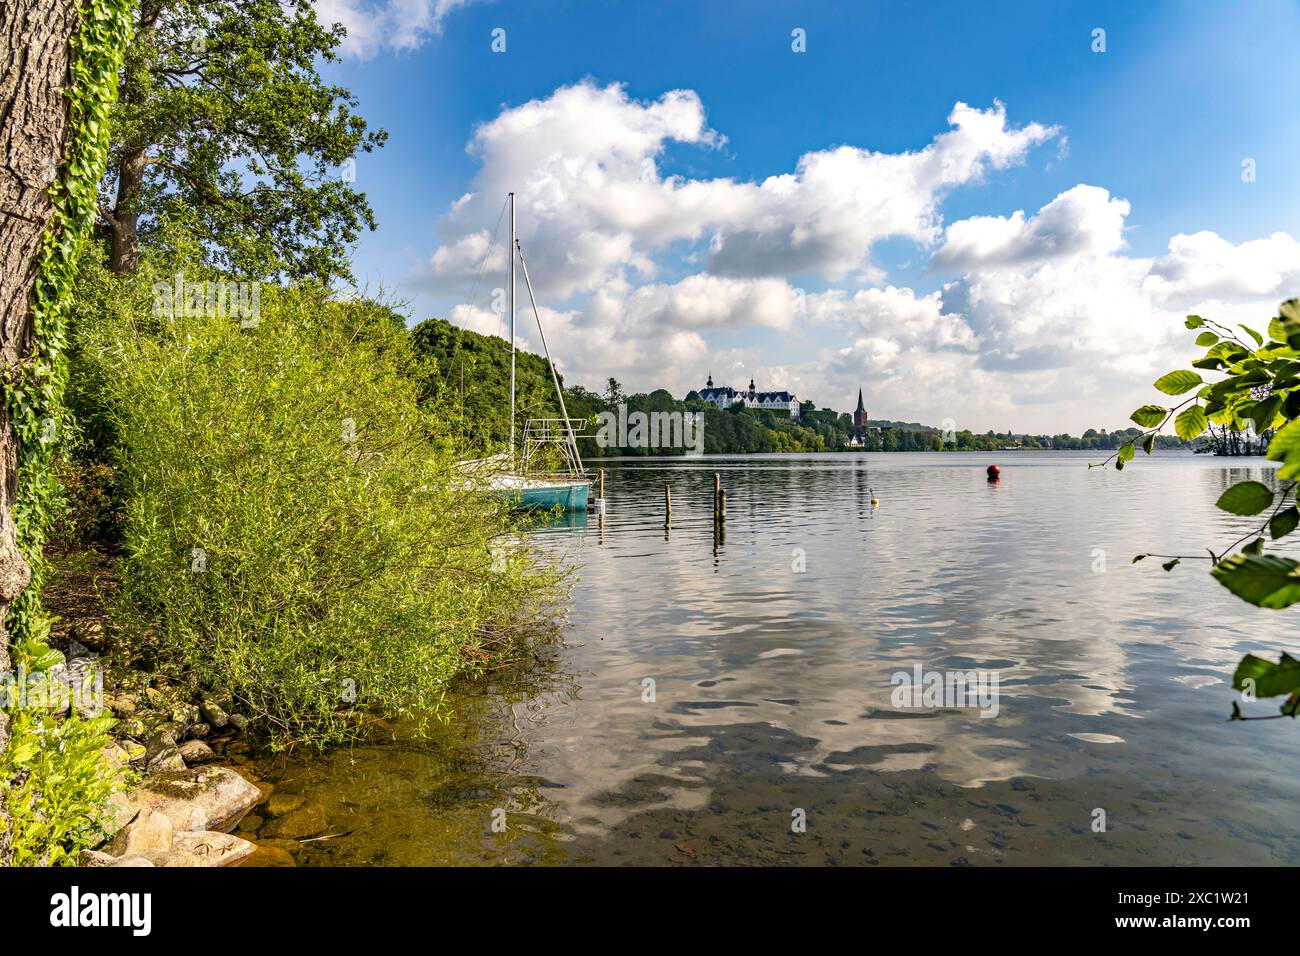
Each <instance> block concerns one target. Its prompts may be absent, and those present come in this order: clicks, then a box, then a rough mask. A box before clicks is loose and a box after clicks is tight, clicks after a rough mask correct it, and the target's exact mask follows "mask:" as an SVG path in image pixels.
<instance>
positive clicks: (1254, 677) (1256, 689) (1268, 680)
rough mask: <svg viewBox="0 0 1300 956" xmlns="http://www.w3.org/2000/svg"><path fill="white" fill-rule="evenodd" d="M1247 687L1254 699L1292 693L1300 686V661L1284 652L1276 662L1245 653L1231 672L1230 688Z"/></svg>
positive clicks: (1241, 688) (1243, 688)
mask: <svg viewBox="0 0 1300 956" xmlns="http://www.w3.org/2000/svg"><path fill="white" fill-rule="evenodd" d="M1247 681H1250V683H1249V684H1248V683H1247ZM1247 688H1249V689H1250V690H1251V691H1253V693H1254V695H1255V697H1256V699H1258V698H1262V697H1281V696H1282V695H1283V694H1291V693H1294V692H1295V691H1296V689H1297V688H1300V661H1298V660H1296V659H1295V658H1294V657H1292V656H1291V655H1290V654H1287V653H1285V652H1283V654H1282V656H1281V658H1280V659H1279V660H1278V662H1277V663H1276V664H1274V663H1273V662H1272V661H1266V660H1264V658H1262V657H1256V656H1255V655H1254V654H1247V655H1246V656H1245V657H1243V658H1242V659H1241V663H1239V664H1238V665H1237V669H1236V670H1235V671H1234V672H1233V674H1232V689H1233V690H1241V691H1244V690H1246V689H1247Z"/></svg>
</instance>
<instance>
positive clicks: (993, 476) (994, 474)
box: [985, 465, 1002, 481]
mask: <svg viewBox="0 0 1300 956" xmlns="http://www.w3.org/2000/svg"><path fill="white" fill-rule="evenodd" d="M985 474H987V475H988V476H989V481H997V478H998V475H1000V474H1002V469H1001V468H999V467H998V466H997V465H989V466H988V468H987V469H986V471H985Z"/></svg>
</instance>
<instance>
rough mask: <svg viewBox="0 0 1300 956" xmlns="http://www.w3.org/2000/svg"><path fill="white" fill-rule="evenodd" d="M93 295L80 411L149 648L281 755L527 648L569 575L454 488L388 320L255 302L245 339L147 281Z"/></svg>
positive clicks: (339, 734) (430, 708)
mask: <svg viewBox="0 0 1300 956" xmlns="http://www.w3.org/2000/svg"><path fill="white" fill-rule="evenodd" d="M185 278H186V280H187V281H197V280H200V279H205V278H206V279H209V280H215V279H220V278H221V277H219V276H214V275H206V276H201V275H198V274H197V272H194V273H187V275H186V277H185ZM89 281H90V287H91V288H96V289H97V290H98V300H99V308H98V309H97V311H96V313H95V314H94V315H93V317H88V316H87V315H86V314H84V313H85V310H83V315H82V317H81V321H80V327H79V328H78V329H76V331H75V334H76V339H77V341H76V348H75V353H74V354H75V363H76V364H75V367H74V381H78V382H79V384H78V385H77V394H76V395H75V396H74V398H75V401H74V405H75V406H76V407H77V411H78V413H79V415H80V416H81V417H82V418H83V420H84V421H85V422H87V423H88V424H87V429H88V430H89V431H90V432H92V433H93V434H94V436H95V438H94V440H96V441H98V442H100V443H101V444H104V445H107V446H109V447H110V448H111V454H110V463H111V465H112V469H113V474H114V480H115V497H116V499H117V502H118V506H119V507H120V509H121V522H122V525H121V527H122V545H123V552H124V557H123V563H122V568H121V587H120V591H119V594H118V598H117V601H116V604H115V608H114V614H115V616H116V617H117V618H118V620H119V622H120V623H121V624H122V625H123V626H124V627H125V628H126V629H127V632H128V634H131V635H134V638H133V640H134V641H135V643H136V644H137V645H139V644H140V643H141V642H145V644H146V646H147V647H148V649H149V650H150V651H151V652H152V653H153V655H154V656H155V658H156V659H157V660H158V661H163V662H170V663H172V664H179V665H181V666H182V667H183V669H184V670H185V672H186V673H187V675H188V676H189V677H190V678H192V680H193V682H194V683H197V684H198V685H200V686H202V687H207V688H212V689H228V690H229V691H230V692H231V693H232V694H233V696H234V699H235V702H236V704H235V706H236V709H237V710H239V711H242V712H244V713H245V714H247V715H248V716H251V717H254V718H256V719H259V720H260V721H261V722H262V724H263V726H264V728H265V729H266V730H267V731H268V733H269V737H270V739H271V742H272V744H273V745H274V746H277V747H279V746H287V745H290V744H293V743H308V744H312V745H317V746H320V745H325V744H329V743H334V742H339V741H342V740H345V739H348V738H350V737H351V736H353V735H354V733H355V732H356V728H357V726H358V721H357V720H356V719H355V716H356V715H355V709H356V708H364V709H366V710H369V711H373V712H376V713H380V714H383V715H385V716H397V717H415V718H427V717H428V716H430V715H431V714H436V713H438V712H439V710H440V708H441V706H442V700H443V693H444V690H445V688H446V686H447V682H448V680H449V679H451V678H452V677H453V676H454V675H456V674H457V673H459V672H461V671H462V670H465V669H467V668H469V669H473V668H475V667H477V666H479V665H480V664H481V663H482V662H484V661H488V660H491V659H492V654H493V649H494V648H495V647H497V646H499V645H500V644H501V642H503V641H504V642H508V641H510V640H512V639H515V638H518V637H520V636H521V635H525V634H527V633H530V632H531V625H533V624H534V623H535V622H536V620H537V614H538V613H539V611H540V610H541V609H542V608H544V607H545V606H549V605H548V598H549V597H550V592H551V588H552V586H553V585H554V584H555V583H556V576H555V575H554V574H551V573H550V572H545V573H543V572H539V571H538V570H536V569H535V568H534V567H533V565H532V563H531V561H530V560H529V556H528V554H527V552H526V551H525V550H523V549H522V548H520V547H518V546H517V545H516V546H510V545H508V543H507V542H510V541H513V540H515V536H514V534H513V529H512V527H511V525H510V519H509V518H508V516H507V515H505V514H504V513H502V512H501V511H500V509H499V508H497V507H495V506H493V505H492V504H491V503H490V502H489V501H488V500H487V499H486V498H485V497H484V496H483V495H482V494H480V493H478V492H477V491H476V490H475V489H473V488H470V487H468V486H467V484H466V482H465V480H464V478H463V477H462V476H461V475H460V473H459V471H458V470H457V468H456V460H457V458H458V457H460V455H461V452H460V449H459V448H458V447H457V444H456V441H455V440H454V439H453V438H452V437H451V436H450V435H449V433H448V429H447V428H446V427H445V426H444V425H443V424H442V421H443V420H445V417H444V416H439V415H437V414H436V413H434V412H433V411H431V410H430V409H428V408H427V407H422V406H421V405H420V404H419V402H418V401H417V388H418V386H417V382H418V380H419V377H420V371H421V370H420V368H419V367H418V363H419V361H420V360H419V359H418V358H417V356H416V354H415V353H414V351H413V350H412V348H411V346H410V341H409V334H408V333H407V331H406V329H405V326H404V325H403V324H402V323H401V322H400V320H395V319H394V317H393V314H392V313H391V311H390V310H388V309H387V308H385V307H383V306H381V305H378V304H376V303H372V302H364V301H358V302H340V301H336V300H334V299H333V298H332V297H331V296H330V295H329V294H328V293H327V292H326V291H325V290H322V289H318V288H305V287H299V288H279V287H273V286H263V287H262V288H261V290H260V296H259V300H260V316H259V318H258V322H257V324H256V326H255V327H241V322H240V319H239V318H238V317H232V316H231V315H229V314H227V315H209V314H200V315H195V316H175V317H168V316H167V315H165V314H164V315H161V316H160V315H155V314H153V313H154V310H153V308H152V302H153V297H152V295H151V291H150V283H151V282H152V281H153V277H151V276H150V275H149V273H148V271H147V270H145V271H143V272H142V274H141V276H140V277H138V278H137V279H135V280H131V284H130V285H129V286H127V287H125V288H117V289H111V288H110V289H105V288H104V287H103V282H104V279H103V277H102V275H100V276H98V277H96V276H95V275H91V276H90V277H89ZM160 281H162V282H171V278H170V277H162V278H161V279H160ZM97 283H98V285H96V284H97ZM244 324H245V325H248V324H250V323H249V322H247V320H246V321H245V323H244ZM494 553H495V554H496V555H497V557H496V558H495V559H494Z"/></svg>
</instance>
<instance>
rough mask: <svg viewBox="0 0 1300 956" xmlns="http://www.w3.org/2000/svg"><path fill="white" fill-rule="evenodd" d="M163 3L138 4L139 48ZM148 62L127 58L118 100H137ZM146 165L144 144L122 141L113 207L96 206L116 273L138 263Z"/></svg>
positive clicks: (110, 263)
mask: <svg viewBox="0 0 1300 956" xmlns="http://www.w3.org/2000/svg"><path fill="white" fill-rule="evenodd" d="M0 2H2V0H0ZM164 5H165V4H164V3H163V2H153V3H150V2H145V3H141V4H140V15H139V19H137V20H136V24H135V37H136V41H137V46H138V47H139V48H140V49H141V50H146V49H148V46H149V43H150V42H151V41H152V38H153V32H154V30H155V29H156V28H157V25H158V18H159V16H161V15H162V10H163V7H164ZM151 65H152V60H151V59H150V58H149V57H148V56H145V55H143V54H141V55H140V56H139V58H138V59H133V58H128V59H127V62H126V65H125V67H124V69H123V70H122V81H121V84H120V86H119V87H118V99H119V100H120V101H121V102H122V103H126V104H138V103H139V102H140V98H141V94H140V92H139V87H140V83H141V74H147V73H148V72H149V70H150V67H151ZM148 165H149V160H148V158H147V156H146V154H145V147H144V146H141V145H134V144H129V143H128V144H126V145H125V146H124V148H123V149H122V157H121V159H120V160H119V161H118V164H117V193H116V194H115V196H114V198H113V208H112V210H111V211H110V210H103V209H101V210H100V215H101V216H102V218H104V219H105V220H106V221H107V222H108V227H109V230H110V234H111V236H112V245H111V248H110V251H109V258H108V267H109V268H110V269H112V270H113V271H114V272H116V273H118V274H119V275H120V274H122V273H127V272H135V270H136V267H137V266H138V265H139V264H140V232H139V227H140V193H141V191H142V190H143V188H144V173H145V169H146V168H147V167H148Z"/></svg>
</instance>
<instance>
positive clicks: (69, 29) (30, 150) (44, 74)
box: [0, 0, 77, 751]
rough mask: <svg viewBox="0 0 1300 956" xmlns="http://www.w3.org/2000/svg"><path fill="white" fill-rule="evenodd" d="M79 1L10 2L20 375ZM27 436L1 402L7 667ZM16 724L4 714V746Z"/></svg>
mask: <svg viewBox="0 0 1300 956" xmlns="http://www.w3.org/2000/svg"><path fill="white" fill-rule="evenodd" d="M76 22H77V16H76V4H75V2H74V0H0V363H2V364H3V374H4V379H5V382H6V387H7V385H8V383H11V382H12V381H13V379H14V376H15V374H16V372H17V370H18V369H19V368H20V367H21V365H22V363H23V361H24V360H25V359H26V358H27V357H28V356H29V355H30V354H31V348H32V315H31V299H32V286H33V283H34V282H35V279H36V271H37V267H38V265H39V264H40V256H41V248H42V241H43V238H44V235H45V231H46V229H47V228H48V227H49V224H50V219H51V217H52V216H53V212H54V210H53V208H52V206H51V204H50V197H49V187H50V184H51V183H52V182H54V179H55V176H56V173H57V170H58V166H59V163H60V161H61V160H62V158H63V154H64V147H65V146H66V143H67V133H68V107H67V103H66V102H65V101H64V98H63V89H64V86H65V85H66V84H67V82H68V66H69V59H70V57H71V47H70V42H71V39H72V34H73V31H74V30H75V28H76ZM17 466H18V439H17V436H16V435H15V433H14V427H13V421H12V420H11V417H10V414H9V407H8V403H7V402H3V403H0V673H3V672H6V671H8V670H9V667H10V659H9V635H8V633H7V631H6V629H5V626H4V617H5V614H6V612H7V611H8V609H9V606H10V605H11V604H12V603H13V602H14V601H15V600H16V599H17V597H18V595H19V594H21V593H22V590H23V588H25V587H26V586H27V582H28V581H29V580H30V578H31V571H30V569H29V568H28V567H27V562H26V561H25V560H24V559H23V556H22V554H21V553H19V551H18V545H17V542H16V540H15V537H14V519H13V505H14V498H15V494H16V491H17ZM7 742H8V728H7V725H6V721H5V718H4V715H3V714H2V713H0V751H2V750H3V749H4V747H5V745H6V743H7Z"/></svg>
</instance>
